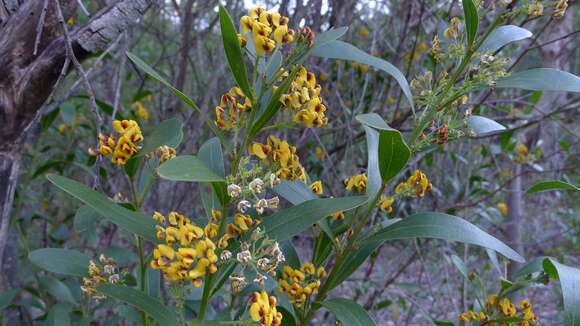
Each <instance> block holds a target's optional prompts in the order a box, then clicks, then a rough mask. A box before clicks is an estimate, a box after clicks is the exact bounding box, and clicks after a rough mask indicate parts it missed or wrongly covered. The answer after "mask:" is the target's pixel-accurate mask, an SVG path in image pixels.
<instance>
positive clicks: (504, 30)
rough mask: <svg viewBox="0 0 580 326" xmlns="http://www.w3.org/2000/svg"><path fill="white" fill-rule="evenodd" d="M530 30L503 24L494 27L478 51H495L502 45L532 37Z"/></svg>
mask: <svg viewBox="0 0 580 326" xmlns="http://www.w3.org/2000/svg"><path fill="white" fill-rule="evenodd" d="M532 35H533V34H532V32H530V31H528V30H527V29H525V28H521V27H519V26H516V25H505V26H500V27H498V28H496V29H495V30H494V31H493V32H491V34H489V36H488V37H487V38H486V39H485V41H483V43H482V44H481V46H480V47H479V51H480V52H482V53H483V52H495V51H497V50H499V49H501V48H502V47H503V46H505V45H507V44H509V43H512V42H516V41H521V40H524V39H527V38H529V37H532Z"/></svg>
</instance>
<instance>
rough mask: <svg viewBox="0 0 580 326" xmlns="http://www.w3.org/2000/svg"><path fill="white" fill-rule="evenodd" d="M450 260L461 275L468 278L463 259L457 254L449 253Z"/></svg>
mask: <svg viewBox="0 0 580 326" xmlns="http://www.w3.org/2000/svg"><path fill="white" fill-rule="evenodd" d="M451 262H453V265H455V267H456V268H457V270H458V271H459V272H460V273H461V275H463V277H465V278H469V273H468V272H467V267H466V266H465V263H464V262H463V259H461V258H459V257H458V256H457V255H451Z"/></svg>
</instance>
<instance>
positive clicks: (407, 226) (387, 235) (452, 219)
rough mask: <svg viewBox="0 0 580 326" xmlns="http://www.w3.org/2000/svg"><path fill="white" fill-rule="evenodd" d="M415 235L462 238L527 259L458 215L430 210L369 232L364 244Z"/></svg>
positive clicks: (505, 253)
mask: <svg viewBox="0 0 580 326" xmlns="http://www.w3.org/2000/svg"><path fill="white" fill-rule="evenodd" d="M413 238H435V239H443V240H448V241H459V242H463V243H469V244H474V245H478V246H481V247H484V248H489V249H492V250H495V251H497V252H499V253H500V254H502V255H504V256H506V257H507V258H509V259H512V260H515V261H517V262H523V261H524V258H523V257H522V256H520V254H518V253H517V252H515V251H514V250H513V249H512V248H510V247H508V246H507V245H506V244H504V243H503V242H501V241H500V240H498V239H497V238H495V237H493V236H492V235H489V234H487V233H486V232H484V231H483V230H481V229H480V228H478V227H477V226H475V225H473V224H471V223H469V222H467V221H466V220H464V219H462V218H459V217H457V216H452V215H447V214H442V213H435V212H427V213H418V214H413V215H411V216H409V217H406V218H404V219H403V220H401V221H399V222H396V223H394V224H391V225H389V226H387V227H386V228H384V229H382V230H380V231H378V232H376V233H374V234H372V235H369V236H368V237H366V238H364V239H363V240H361V242H362V243H369V242H375V241H386V240H401V239H413Z"/></svg>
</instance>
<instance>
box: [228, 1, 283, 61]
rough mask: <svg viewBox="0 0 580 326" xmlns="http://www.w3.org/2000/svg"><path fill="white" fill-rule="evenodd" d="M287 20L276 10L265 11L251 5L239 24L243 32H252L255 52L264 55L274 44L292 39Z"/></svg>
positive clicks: (270, 50)
mask: <svg viewBox="0 0 580 326" xmlns="http://www.w3.org/2000/svg"><path fill="white" fill-rule="evenodd" d="M288 21H289V19H288V17H286V16H282V15H280V13H278V12H267V11H266V10H264V9H262V8H259V7H253V8H251V9H250V10H249V11H248V15H246V16H242V18H241V19H240V25H241V26H242V31H243V32H244V33H249V32H251V33H252V37H253V39H254V48H255V49H256V54H257V55H258V56H264V55H265V54H266V53H267V52H272V51H273V50H274V48H275V47H276V44H278V45H281V44H288V43H292V42H293V41H294V30H292V29H289V28H288ZM272 32H273V33H272ZM241 38H242V39H244V36H243V35H241ZM243 43H244V42H243V40H242V44H243Z"/></svg>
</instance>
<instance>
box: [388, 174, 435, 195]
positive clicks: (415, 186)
mask: <svg viewBox="0 0 580 326" xmlns="http://www.w3.org/2000/svg"><path fill="white" fill-rule="evenodd" d="M431 188H433V185H431V183H430V182H429V180H428V179H427V176H426V175H425V173H423V172H422V171H421V170H415V172H413V175H411V176H410V177H409V179H407V181H406V182H401V183H399V184H398V185H397V187H396V188H395V193H396V194H397V195H400V196H405V197H414V196H419V197H421V198H422V197H423V196H425V191H427V190H431Z"/></svg>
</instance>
